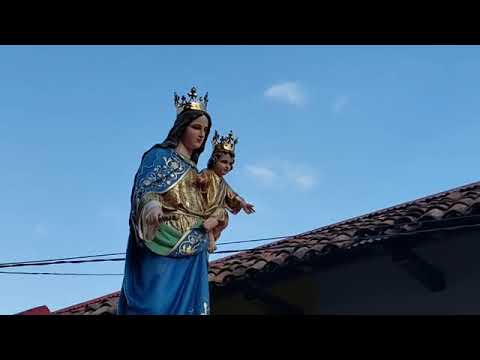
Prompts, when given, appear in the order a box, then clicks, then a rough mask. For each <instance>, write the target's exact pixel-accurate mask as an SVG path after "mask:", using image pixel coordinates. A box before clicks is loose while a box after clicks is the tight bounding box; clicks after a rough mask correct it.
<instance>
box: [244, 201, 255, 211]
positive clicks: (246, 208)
mask: <svg viewBox="0 0 480 360" xmlns="http://www.w3.org/2000/svg"><path fill="white" fill-rule="evenodd" d="M242 209H243V211H245V213H247V214H252V213H254V212H255V208H254V206H253V205H252V204H249V203H247V202H244V203H243V204H242Z"/></svg>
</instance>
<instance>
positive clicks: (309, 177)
mask: <svg viewBox="0 0 480 360" xmlns="http://www.w3.org/2000/svg"><path fill="white" fill-rule="evenodd" d="M246 169H247V171H248V173H249V174H250V175H251V176H253V177H254V178H256V179H257V180H260V181H261V182H263V183H264V184H267V185H274V186H280V187H285V186H286V187H295V188H297V189H299V190H310V189H311V188H313V187H314V185H315V184H316V183H317V176H316V175H315V172H314V170H313V169H312V167H311V166H307V165H305V164H298V163H291V162H288V161H278V160H276V161H271V162H269V165H268V167H266V166H260V165H248V166H246Z"/></svg>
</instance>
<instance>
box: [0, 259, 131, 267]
mask: <svg viewBox="0 0 480 360" xmlns="http://www.w3.org/2000/svg"><path fill="white" fill-rule="evenodd" d="M123 260H125V258H112V259H93V260H73V261H71V260H69V261H65V260H63V261H43V262H29V263H9V264H5V265H0V268H8V267H18V266H44V265H57V264H82V263H92V262H105V261H123Z"/></svg>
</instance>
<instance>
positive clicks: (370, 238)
mask: <svg viewBox="0 0 480 360" xmlns="http://www.w3.org/2000/svg"><path fill="white" fill-rule="evenodd" d="M479 227H480V224H473V225H458V226H451V227H442V228H436V229H426V230H417V231H410V232H407V233H397V234H386V235H385V234H383V235H381V234H380V235H373V236H364V237H357V238H352V239H349V240H328V239H323V240H319V241H318V243H319V244H321V243H324V244H325V245H330V244H336V243H342V242H343V243H344V242H353V243H362V242H368V241H374V240H381V239H387V238H391V237H401V236H411V235H416V234H422V233H429V232H437V231H451V230H458V229H468V228H479ZM292 246H294V245H290V246H288V244H277V245H271V246H269V245H266V246H263V247H256V248H250V249H235V250H223V251H217V252H215V253H217V254H221V253H235V252H255V251H263V250H276V249H285V248H287V247H292ZM124 260H125V258H113V259H94V260H76V261H56V262H42V263H39V262H37V263H28V264H25V263H22V264H15V263H9V264H6V265H3V266H1V267H15V266H37V265H38V266H43V265H53V264H61V263H71V264H78V263H90V262H105V261H124ZM0 273H10V272H0ZM25 274H27V273H25Z"/></svg>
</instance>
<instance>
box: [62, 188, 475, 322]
mask: <svg viewBox="0 0 480 360" xmlns="http://www.w3.org/2000/svg"><path fill="white" fill-rule="evenodd" d="M471 215H480V182H475V183H472V184H469V185H465V186H462V187H458V188H455V189H451V190H448V191H445V192H442V193H438V194H435V195H431V196H428V197H424V198H421V199H417V200H414V201H410V202H407V203H403V204H400V205H397V206H393V207H390V208H386V209H383V210H379V211H375V212H372V213H369V214H366V215H363V216H359V217H355V218H352V219H349V220H345V221H342V222H339V223H336V224H333V225H328V226H324V227H321V228H319V229H315V230H312V231H309V232H307V233H303V234H300V235H297V236H295V237H291V238H287V239H285V240H281V241H277V242H274V243H270V244H268V245H265V246H261V247H258V248H255V249H254V250H249V251H244V252H240V253H237V254H234V255H232V256H229V257H225V258H222V259H219V260H216V261H213V262H211V263H210V265H209V281H210V284H211V285H212V286H213V287H222V286H225V285H227V284H230V283H233V282H235V281H238V280H243V279H247V278H249V277H251V276H254V275H255V274H256V273H261V272H265V271H271V270H273V269H278V268H287V267H288V266H289V265H290V264H292V263H296V264H298V263H301V262H302V261H307V260H309V259H312V258H314V257H317V256H321V255H323V254H325V253H327V252H328V251H329V250H330V249H332V247H335V248H336V249H351V248H353V247H355V246H358V245H362V244H366V243H369V242H373V241H374V239H373V238H372V237H377V238H378V239H381V238H382V236H385V235H394V234H402V233H404V234H407V233H409V232H412V231H418V230H423V229H428V228H435V227H436V226H439V220H440V221H442V220H449V219H461V218H464V217H466V216H471ZM470 219H475V220H471V221H470V223H472V221H475V222H477V223H480V216H478V218H473V217H472V218H470ZM118 296H119V293H118V292H117V293H113V294H110V295H107V296H103V297H100V298H98V299H94V300H92V301H89V302H87V303H83V304H78V305H75V306H71V307H69V308H66V309H62V310H59V311H56V312H54V313H55V314H92V315H93V314H101V313H113V309H114V307H115V305H114V304H115V303H116V301H117V299H118Z"/></svg>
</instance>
